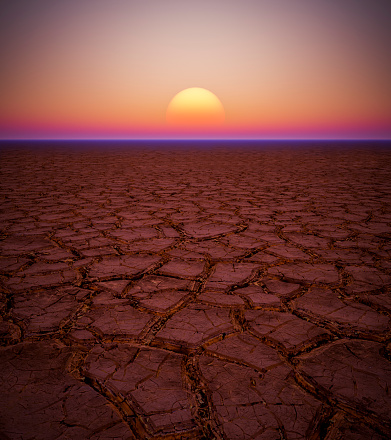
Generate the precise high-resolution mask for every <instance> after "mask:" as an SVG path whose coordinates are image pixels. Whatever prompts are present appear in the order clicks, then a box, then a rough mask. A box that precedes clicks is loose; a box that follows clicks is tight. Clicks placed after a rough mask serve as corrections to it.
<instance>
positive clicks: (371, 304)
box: [0, 144, 391, 440]
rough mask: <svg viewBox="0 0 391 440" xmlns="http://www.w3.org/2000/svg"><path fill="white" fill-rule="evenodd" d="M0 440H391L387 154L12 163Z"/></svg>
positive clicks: (249, 153)
mask: <svg viewBox="0 0 391 440" xmlns="http://www.w3.org/2000/svg"><path fill="white" fill-rule="evenodd" d="M0 159H1V165H0V166H1V178H0V196H1V203H2V212H1V214H0V223H1V242H0V246H1V257H0V282H1V294H0V308H1V316H2V318H1V319H2V320H1V321H0V333H1V335H0V336H1V347H0V372H1V374H0V390H1V398H0V438H1V439H23V440H25V439H26V440H27V439H40V440H41V439H48V440H52V439H72V440H74V439H93V440H97V439H102V440H103V439H106V440H108V439H166V440H168V439H199V440H200V439H204V440H206V439H207V440H211V439H216V440H217V439H219V440H221V439H225V440H231V439H232V440H234V439H235V440H244V439H259V440H278V439H286V440H294V439H312V440H315V439H325V440H334V439H341V440H350V439H351V440H353V439H354V440H368V439H375V440H380V439H383V440H385V439H389V438H391V394H390V393H391V391H390V388H391V362H390V359H391V344H390V316H391V296H390V286H391V242H390V238H391V149H386V148H378V147H373V148H371V147H370V145H369V146H366V145H364V144H361V145H358V146H357V147H355V148H354V147H350V148H347V147H344V146H342V147H341V148H338V146H335V145H334V146H332V147H327V148H326V147H314V148H312V147H311V145H310V144H307V145H306V146H302V147H298V146H296V147H287V148H283V147H281V146H278V147H275V148H272V147H270V148H260V149H258V150H257V149H254V148H247V149H240V148H238V147H231V148H217V147H213V148H210V149H187V148H185V149H183V150H180V149H178V148H177V149H174V150H172V149H167V145H166V146H165V147H164V148H163V147H162V148H160V149H154V148H153V147H149V148H144V149H143V148H139V149H134V148H133V149H126V148H122V149H118V148H113V149H112V150H110V148H109V147H108V146H107V145H106V147H105V148H100V149H99V148H92V147H91V148H84V147H82V146H80V148H79V149H77V147H75V148H73V149H71V148H66V147H64V148H53V149H50V148H41V147H39V146H37V145H35V146H27V147H26V148H22V147H21V146H20V145H19V146H16V147H14V148H11V149H3V150H2V151H1V157H0Z"/></svg>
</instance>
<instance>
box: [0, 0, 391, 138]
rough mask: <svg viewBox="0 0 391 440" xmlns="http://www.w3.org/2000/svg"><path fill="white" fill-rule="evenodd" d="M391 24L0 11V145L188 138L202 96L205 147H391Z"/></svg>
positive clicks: (187, 13)
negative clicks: (254, 141)
mask: <svg viewBox="0 0 391 440" xmlns="http://www.w3.org/2000/svg"><path fill="white" fill-rule="evenodd" d="M390 23H391V1H390V0H196V1H192V0H188V1H185V0H138V1H136V0H0V59H1V67H0V138H2V139H7V138H125V139H126V138H139V137H146V138H154V137H158V138H159V137H176V136H179V134H178V133H176V132H175V130H174V131H172V128H169V127H168V126H167V124H166V121H165V115H166V109H167V106H168V104H169V102H170V100H171V99H172V98H173V96H174V95H175V94H176V93H178V92H179V91H181V90H182V89H185V88H188V87H203V88H206V89H208V90H210V91H212V92H213V93H215V94H216V95H217V96H218V98H219V99H220V100H221V102H222V104H223V106H224V109H225V114H226V121H225V125H224V128H222V129H219V132H218V133H217V134H216V133H214V134H213V133H203V135H204V136H205V137H209V136H211V137H213V136H216V135H217V136H220V137H228V138H229V137H235V138H238V137H239V138H240V137H247V138H379V139H382V138H383V139H386V138H388V139H390V138H391V80H390V78H391V26H390ZM170 130H171V131H170ZM181 136H182V135H181Z"/></svg>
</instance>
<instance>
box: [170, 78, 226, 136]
mask: <svg viewBox="0 0 391 440" xmlns="http://www.w3.org/2000/svg"><path fill="white" fill-rule="evenodd" d="M166 120H167V124H168V125H169V126H171V127H176V128H184V129H186V128H188V129H208V128H211V129H212V128H217V127H220V126H221V125H223V124H224V120H225V112H224V107H223V105H222V104H221V102H220V100H219V98H218V97H217V96H216V95H215V94H214V93H212V92H210V91H209V90H206V89H203V88H201V87H191V88H189V89H185V90H182V91H181V92H179V93H177V94H176V95H175V96H174V97H173V98H172V100H171V101H170V103H169V105H168V108H167V113H166Z"/></svg>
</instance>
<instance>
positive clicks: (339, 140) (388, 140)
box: [0, 137, 391, 142]
mask: <svg viewBox="0 0 391 440" xmlns="http://www.w3.org/2000/svg"><path fill="white" fill-rule="evenodd" d="M26 141H27V142H53V141H55V142H75V141H77V142H81V141H82V142H107V141H109V142H143V141H145V142H162V141H167V142H183V141H186V142H203V141H207V142H210V141H213V142H216V141H217V142H219V141H221V142H227V141H228V142H229V141H232V142H290V141H291V142H294V141H300V142H307V141H308V142H313V141H325V142H330V141H338V142H351V141H354V142H369V141H370V142H391V137H390V138H355V137H352V138H345V137H343V138H337V137H332V138H315V137H314V138H295V137H292V138H231V137H230V138H166V137H162V138H155V137H154V138H144V137H142V138H141V137H140V138H84V137H82V138H4V139H0V142H26Z"/></svg>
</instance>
